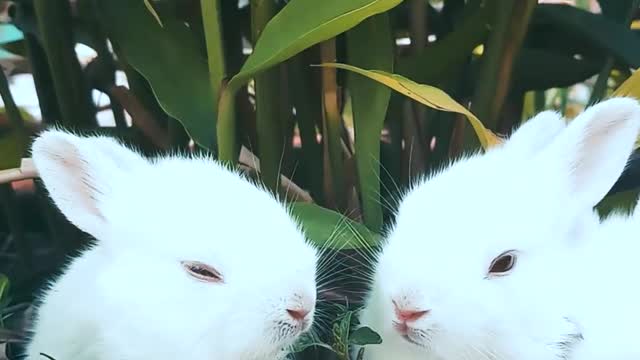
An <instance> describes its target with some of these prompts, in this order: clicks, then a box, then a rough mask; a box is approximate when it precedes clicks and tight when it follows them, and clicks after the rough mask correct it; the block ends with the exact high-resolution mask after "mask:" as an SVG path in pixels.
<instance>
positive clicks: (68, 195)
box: [27, 130, 317, 360]
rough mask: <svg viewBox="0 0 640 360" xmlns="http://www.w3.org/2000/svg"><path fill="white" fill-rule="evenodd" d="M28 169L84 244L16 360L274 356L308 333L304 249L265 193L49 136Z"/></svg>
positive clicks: (310, 273)
mask: <svg viewBox="0 0 640 360" xmlns="http://www.w3.org/2000/svg"><path fill="white" fill-rule="evenodd" d="M32 152H33V160H34V163H35V166H36V168H37V170H38V171H39V173H40V176H41V178H42V180H43V182H44V184H45V186H46V187H47V189H48V191H49V193H50V196H51V198H52V199H53V201H54V202H55V204H56V205H57V206H58V207H59V208H60V210H61V211H62V212H63V214H64V215H65V216H66V217H67V218H68V219H69V220H70V221H71V222H72V223H73V224H75V225H76V226H78V228H80V229H81V230H83V231H85V232H87V233H88V234H90V235H92V236H93V237H95V239H97V241H96V243H95V245H94V246H92V247H91V248H90V249H89V250H87V251H85V252H83V253H82V254H81V255H80V256H78V257H76V258H75V259H73V260H72V261H71V262H70V263H69V265H68V267H66V269H65V270H64V271H63V273H62V275H61V276H60V277H59V278H58V279H57V280H55V281H54V282H52V283H51V286H50V288H49V289H48V290H47V291H46V292H45V294H44V296H43V297H42V299H41V302H42V303H41V305H40V306H39V309H38V313H37V319H36V321H35V325H34V329H33V338H32V340H31V342H30V343H29V345H28V348H27V356H28V359H33V360H35V359H43V357H42V356H41V355H39V354H40V353H44V354H47V355H49V356H51V357H53V358H55V359H56V360H76V359H77V360H91V359H95V360H105V359H126V360H136V359H140V360H142V359H172V360H173V359H216V360H225V359H234V360H243V359H247V360H248V359H252V360H253V359H269V360H271V359H274V358H276V357H279V356H282V355H283V351H284V350H283V349H286V348H287V347H288V346H290V345H291V344H292V343H293V341H294V340H295V339H296V338H297V337H298V336H299V335H300V334H301V333H303V332H305V331H307V330H308V329H309V327H310V326H311V324H312V322H313V318H314V311H315V301H316V283H315V276H316V262H317V260H316V258H317V253H316V250H315V249H314V248H313V247H312V246H311V245H309V244H307V242H306V241H305V237H304V235H303V233H302V232H301V230H300V228H299V226H298V224H297V223H296V222H295V221H294V220H293V219H292V217H291V216H290V213H289V212H288V211H287V209H286V208H285V207H284V206H282V205H281V204H280V203H279V202H278V201H277V200H276V199H275V198H274V197H272V196H271V195H270V194H268V193H267V192H266V191H263V190H261V189H259V188H258V187H256V186H254V185H253V184H251V183H250V182H249V181H247V180H245V179H244V178H243V177H241V176H240V175H238V174H236V173H234V172H232V171H229V170H227V169H226V168H224V167H222V166H221V165H219V164H217V163H216V162H214V161H213V160H210V159H206V158H184V157H165V158H159V159H157V160H155V161H151V160H147V159H145V158H143V157H141V156H140V155H139V154H137V153H135V152H133V151H131V150H130V149H128V148H126V147H124V146H122V145H121V144H119V143H118V142H116V141H115V140H113V139H111V138H107V137H99V136H96V137H78V136H75V135H72V134H70V133H67V132H64V131H59V130H50V131H47V132H44V133H43V134H42V135H41V136H40V137H39V138H37V139H36V140H35V142H34V144H33V151H32Z"/></svg>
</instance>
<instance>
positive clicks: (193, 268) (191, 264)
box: [182, 261, 223, 283]
mask: <svg viewBox="0 0 640 360" xmlns="http://www.w3.org/2000/svg"><path fill="white" fill-rule="evenodd" d="M182 266H183V267H184V268H185V270H187V273H189V275H191V276H193V277H194V278H196V279H198V280H200V281H206V282H215V283H221V282H222V281H223V280H222V274H220V272H219V271H218V270H216V269H214V268H213V267H211V266H209V265H207V264H204V263H201V262H197V261H183V262H182Z"/></svg>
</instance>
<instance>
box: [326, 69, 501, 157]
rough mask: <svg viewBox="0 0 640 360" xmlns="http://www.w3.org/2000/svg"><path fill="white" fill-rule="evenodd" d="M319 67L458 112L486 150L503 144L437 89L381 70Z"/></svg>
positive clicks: (431, 106)
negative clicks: (353, 74)
mask: <svg viewBox="0 0 640 360" xmlns="http://www.w3.org/2000/svg"><path fill="white" fill-rule="evenodd" d="M319 66H329V67H336V68H339V69H345V70H349V71H353V72H356V73H358V74H360V75H362V76H365V77H368V78H370V79H372V80H375V81H377V82H379V83H382V84H384V85H386V86H388V87H390V88H392V89H393V90H395V91H397V92H399V93H401V94H403V95H405V96H407V97H410V98H411V99H413V100H416V101H418V102H419V103H421V104H424V105H426V106H428V107H430V108H433V109H436V110H441V111H449V112H456V113H459V114H462V115H465V116H466V117H467V119H468V120H469V122H470V123H471V126H472V127H473V129H474V130H475V132H476V134H477V135H478V139H479V140H480V144H481V145H482V147H483V148H485V149H486V148H489V147H491V146H493V145H496V144H499V143H500V142H501V140H500V138H498V137H497V136H496V135H495V134H494V133H493V132H492V131H491V130H489V129H487V128H485V127H484V125H483V124H482V122H481V121H480V120H479V119H478V118H477V117H476V116H475V115H473V114H472V113H471V111H469V110H467V108H465V107H464V106H462V105H460V104H459V103H457V102H456V101H455V100H453V99H452V98H451V97H450V96H449V95H447V93H445V92H444V91H442V90H440V89H438V88H436V87H433V86H429V85H423V84H418V83H416V82H414V81H412V80H409V79H407V78H405V77H403V76H400V75H397V74H389V73H387V72H384V71H380V70H363V69H360V68H357V67H355V66H351V65H345V64H336V63H333V64H321V65H319Z"/></svg>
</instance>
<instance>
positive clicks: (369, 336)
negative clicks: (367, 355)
mask: <svg viewBox="0 0 640 360" xmlns="http://www.w3.org/2000/svg"><path fill="white" fill-rule="evenodd" d="M349 343H350V344H351V345H360V346H363V345H371V344H382V337H380V335H379V334H378V333H377V332H375V331H373V329H371V328H370V327H367V326H361V327H359V328H357V329H355V330H353V331H352V332H351V335H350V337H349Z"/></svg>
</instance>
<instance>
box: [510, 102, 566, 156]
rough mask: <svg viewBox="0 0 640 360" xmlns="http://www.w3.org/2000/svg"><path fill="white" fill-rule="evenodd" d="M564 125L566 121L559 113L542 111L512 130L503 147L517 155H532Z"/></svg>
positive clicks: (548, 141) (552, 138)
mask: <svg viewBox="0 0 640 360" xmlns="http://www.w3.org/2000/svg"><path fill="white" fill-rule="evenodd" d="M566 126H567V123H566V121H565V120H564V118H563V117H562V116H561V115H560V114H559V113H557V112H555V111H550V110H548V111H543V112H541V113H539V114H537V115H536V116H534V117H532V118H531V119H529V120H528V121H526V122H525V123H524V124H522V125H520V126H519V127H518V128H517V129H516V130H515V131H513V133H512V134H511V136H509V139H508V140H507V141H506V142H505V144H504V149H505V150H506V151H508V152H509V153H517V154H518V155H519V156H525V157H528V156H533V155H535V154H537V153H539V152H540V151H541V150H542V149H544V148H545V147H546V146H547V145H549V144H550V143H551V142H552V141H553V140H554V139H555V138H556V136H557V135H558V134H560V133H561V132H562V130H564V129H565V127H566ZM520 160H522V159H520Z"/></svg>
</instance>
